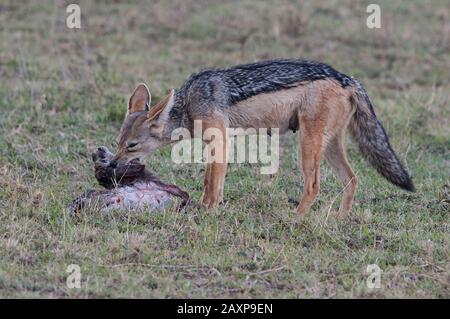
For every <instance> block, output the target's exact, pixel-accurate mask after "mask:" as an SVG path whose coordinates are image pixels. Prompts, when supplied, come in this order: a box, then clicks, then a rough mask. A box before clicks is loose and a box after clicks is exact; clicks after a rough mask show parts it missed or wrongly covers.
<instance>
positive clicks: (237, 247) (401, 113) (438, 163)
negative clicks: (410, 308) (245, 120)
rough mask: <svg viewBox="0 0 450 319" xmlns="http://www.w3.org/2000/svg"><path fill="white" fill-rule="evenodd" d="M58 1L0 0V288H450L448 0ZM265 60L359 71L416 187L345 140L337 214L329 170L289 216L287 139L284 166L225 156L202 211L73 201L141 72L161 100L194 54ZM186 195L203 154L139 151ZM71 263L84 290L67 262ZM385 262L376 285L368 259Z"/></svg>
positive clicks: (368, 294) (123, 293)
mask: <svg viewBox="0 0 450 319" xmlns="http://www.w3.org/2000/svg"><path fill="white" fill-rule="evenodd" d="M68 3H69V2H67V3H66V2H65V1H56V2H54V1H40V2H39V4H38V3H37V2H34V1H28V2H21V3H20V4H19V3H18V2H14V1H2V2H1V3H0V37H1V50H0V111H1V112H0V297H8V298H9V297H20V298H29V297H50V298H59V297H73V298H87V297H101V298H104V297H139V298H141V297H156V298H172V297H178V298H192V297H208V298H216V297H225V298H229V297H231V298H235V297H245V298H246V297H261V298H272V297H280V298H298V297H306V298H311V297H326V298H338V297H340V298H352V297H363V298H373V297H385V298H388V297H394V298H413V297H419V298H448V297H450V287H449V282H450V277H449V276H450V274H449V270H450V258H449V244H450V236H449V210H450V204H449V201H450V197H449V196H450V195H449V189H450V180H449V176H450V174H449V172H450V170H449V166H450V156H449V149H450V138H449V136H450V130H449V127H450V123H449V119H450V114H449V95H448V92H449V91H450V90H449V89H450V78H449V73H448V70H449V69H450V54H449V51H450V45H449V43H450V42H449V34H450V25H449V12H450V10H449V5H448V3H447V2H446V1H440V0H436V1H427V2H424V1H395V2H392V1H379V2H378V3H379V4H380V6H381V9H382V28H381V29H372V30H369V29H367V28H366V26H365V21H366V17H367V13H366V12H365V9H366V6H367V4H368V3H370V2H367V1H365V2H359V1H350V0H345V1H327V2H323V3H322V2H320V3H319V2H308V3H304V4H297V3H296V2H289V1H281V2H280V1H277V2H275V1H260V2H254V1H247V0H244V1H222V2H214V3H211V2H209V1H203V0H200V1H181V0H178V1H157V2H156V1H155V2H154V3H153V4H148V3H147V2H145V1H129V2H122V1H121V2H119V1H111V2H110V1H98V2H96V3H95V4H94V3H93V2H91V1H80V5H81V11H82V16H81V18H82V29H81V30H69V29H67V28H66V26H65V19H66V13H65V6H66V5H67V4H68ZM275 57H302V58H309V59H315V60H321V61H324V62H327V63H330V64H331V65H333V66H335V67H336V68H337V69H338V70H341V71H342V72H344V73H347V74H349V75H352V76H355V77H356V78H358V79H360V80H361V81H362V82H363V83H364V84H365V86H366V87H367V89H368V91H369V94H370V95H371V97H372V100H373V101H374V104H375V107H376V111H377V113H378V116H379V117H380V119H381V121H382V123H383V124H384V126H385V128H386V130H387V131H388V133H389V135H390V136H391V141H392V144H393V146H394V148H395V149H396V151H397V153H398V154H399V156H400V158H401V160H402V161H403V163H404V164H405V165H406V167H407V168H408V170H409V171H410V172H411V173H412V175H413V178H414V182H415V184H416V187H417V192H416V193H414V194H408V193H405V192H402V191H401V190H399V189H397V188H395V187H393V186H391V185H390V184H388V183H387V182H386V181H385V180H383V179H382V178H381V177H380V176H378V175H377V174H376V173H375V171H374V170H373V169H372V168H370V167H369V166H368V165H367V164H366V163H365V162H364V160H363V159H362V157H361V155H360V154H359V153H358V151H357V149H356V147H355V145H354V144H353V143H351V142H350V143H349V147H348V150H349V157H350V161H351V163H352V166H353V167H354V169H355V171H356V172H357V175H358V176H359V180H360V183H359V189H358V192H357V195H356V205H355V207H354V209H353V212H352V215H351V217H350V218H348V219H335V218H332V217H330V216H329V212H330V211H332V210H335V209H336V208H337V207H338V203H339V201H340V193H341V186H340V184H339V183H338V181H337V180H336V179H335V177H334V176H333V175H332V173H331V171H330V169H329V168H328V166H327V165H325V164H324V165H323V166H322V181H321V187H322V188H321V194H320V196H319V198H318V200H317V202H316V203H315V204H314V206H313V208H312V211H311V212H310V213H309V215H308V216H307V218H306V219H305V221H304V222H303V224H301V226H300V227H295V225H294V222H295V221H296V215H295V213H294V209H295V204H294V203H293V202H294V201H295V200H298V199H299V196H300V194H301V191H302V181H301V179H300V177H299V176H300V170H299V168H298V164H297V151H296V136H295V135H294V134H287V135H285V136H283V138H282V139H281V158H280V170H279V172H278V173H277V174H274V175H272V176H267V175H260V174H259V168H260V167H259V165H248V164H239V165H238V164H233V165H230V168H229V172H228V175H227V182H226V186H225V197H226V199H227V201H226V203H225V204H224V205H223V206H221V207H219V208H218V209H216V210H213V211H209V212H207V211H204V210H200V211H194V212H190V213H186V214H177V213H174V212H170V211H167V212H163V213H160V214H153V215H138V214H131V213H127V212H115V213H113V214H111V215H101V214H100V213H99V212H96V211H90V212H87V213H86V214H83V215H82V216H79V217H75V216H72V215H70V214H69V213H68V211H67V209H66V207H67V205H68V204H69V203H70V202H71V201H72V200H73V199H74V198H75V197H76V196H78V195H79V194H80V193H81V192H82V191H84V190H85V189H88V188H91V187H94V186H95V187H97V186H96V185H97V184H96V181H95V179H94V176H93V171H92V164H91V162H90V152H91V151H92V150H93V149H95V148H96V147H97V146H99V145H102V144H103V145H108V146H112V147H113V146H114V145H113V141H114V138H115V136H116V134H117V132H118V129H119V127H120V124H121V120H122V118H123V115H124V113H125V109H126V102H127V98H128V96H129V94H130V93H131V92H132V89H133V88H134V86H135V85H136V84H137V83H138V82H140V81H144V82H146V83H148V85H149V87H150V89H151V91H152V94H153V98H154V101H156V100H157V99H158V97H161V96H163V94H165V92H166V91H167V89H169V88H171V87H178V86H180V85H181V83H182V82H183V80H184V79H186V78H187V77H188V76H189V74H191V73H192V72H195V71H198V70H199V69H201V68H205V67H213V66H215V67H221V66H230V65H234V64H237V63H240V62H248V61H255V60H260V59H267V58H275ZM148 163H149V166H150V167H151V169H152V170H153V171H155V172H157V173H158V175H160V176H161V177H162V178H163V179H164V180H165V181H167V182H171V183H176V184H177V185H179V186H180V187H182V188H184V189H185V190H187V191H188V192H189V193H190V194H191V195H192V196H193V197H194V198H197V199H198V198H199V196H200V194H201V191H202V177H201V175H202V167H201V165H199V164H182V165H174V164H173V163H171V162H170V149H167V148H166V149H163V150H161V151H160V152H158V153H157V154H155V156H152V158H151V159H149V161H148ZM70 264H78V265H80V267H81V273H82V283H81V289H69V288H67V286H66V278H67V276H68V274H67V273H66V268H67V266H68V265H70ZM369 264H377V265H378V266H379V267H380V268H381V269H382V270H383V274H382V278H381V284H382V288H381V289H373V290H371V289H369V288H367V286H366V279H367V278H368V274H367V273H366V267H367V265H369Z"/></svg>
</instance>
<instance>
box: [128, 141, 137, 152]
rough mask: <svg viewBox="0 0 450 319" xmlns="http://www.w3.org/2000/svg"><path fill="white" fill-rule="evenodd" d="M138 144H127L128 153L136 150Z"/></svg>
mask: <svg viewBox="0 0 450 319" xmlns="http://www.w3.org/2000/svg"><path fill="white" fill-rule="evenodd" d="M138 144H139V143H138V142H131V143H128V145H127V149H128V151H133V150H134V149H135V148H136V146H138Z"/></svg>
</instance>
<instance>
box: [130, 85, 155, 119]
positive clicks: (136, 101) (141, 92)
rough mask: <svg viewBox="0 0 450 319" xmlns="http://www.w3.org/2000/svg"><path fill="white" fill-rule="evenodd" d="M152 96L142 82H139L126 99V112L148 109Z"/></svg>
mask: <svg viewBox="0 0 450 319" xmlns="http://www.w3.org/2000/svg"><path fill="white" fill-rule="evenodd" d="M151 100H152V96H151V94H150V91H149V90H148V87H147V85H145V84H144V83H141V84H139V85H138V86H137V87H136V88H135V89H134V92H133V94H132V95H131V97H130V101H128V114H131V113H134V112H141V111H148V109H149V107H150V103H151Z"/></svg>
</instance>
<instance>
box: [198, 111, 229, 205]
mask: <svg viewBox="0 0 450 319" xmlns="http://www.w3.org/2000/svg"><path fill="white" fill-rule="evenodd" d="M202 127H203V139H204V141H205V142H206V143H207V148H208V153H207V154H208V158H207V159H206V160H207V164H206V170H205V185H204V191H203V195H202V204H203V205H204V206H205V207H207V208H214V207H216V206H217V205H218V204H219V203H220V202H221V201H222V200H223V188H224V184H225V175H226V173H227V151H228V150H227V132H226V127H225V122H224V121H223V120H222V119H220V118H219V119H208V120H203V123H202Z"/></svg>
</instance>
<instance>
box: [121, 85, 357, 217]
mask: <svg viewBox="0 0 450 319" xmlns="http://www.w3.org/2000/svg"><path fill="white" fill-rule="evenodd" d="M172 94H173V92H172ZM352 94H353V92H352V89H346V88H343V87H342V86H341V85H340V84H339V83H337V82H335V81H334V80H330V79H325V80H317V81H314V82H301V83H297V84H296V85H293V87H292V88H289V89H283V90H279V91H275V92H271V93H261V94H258V95H256V96H253V97H250V98H248V99H246V100H243V101H241V102H239V103H236V104H234V105H232V106H230V107H228V108H226V109H224V110H221V109H214V108H212V109H213V110H215V111H212V112H211V113H210V114H208V115H204V116H202V117H198V118H193V119H192V120H202V130H203V131H202V133H204V132H205V130H207V129H208V128H217V129H219V130H220V131H221V133H222V137H223V139H222V140H221V141H214V145H215V146H216V147H217V145H218V147H220V148H221V149H222V151H223V154H227V149H226V147H227V138H228V137H227V134H226V128H227V127H232V128H237V127H241V128H255V129H258V128H279V129H280V133H284V132H286V131H287V130H289V129H294V130H296V129H298V130H299V147H298V148H299V158H301V162H302V170H303V180H304V190H303V196H302V198H301V200H300V204H299V206H298V207H297V211H298V213H299V214H304V213H305V212H306V211H308V209H309V208H310V207H311V205H312V204H313V202H314V200H315V198H316V196H317V194H318V193H319V189H320V161H321V160H322V158H323V157H325V158H326V159H327V161H328V163H329V164H330V166H331V167H332V169H333V171H334V173H335V174H336V175H337V176H338V178H339V179H340V180H341V182H342V184H343V187H344V190H343V193H344V196H343V199H342V202H341V205H340V213H341V214H345V213H346V212H348V211H349V210H350V209H351V206H352V201H353V196H354V193H355V191H356V184H357V179H356V176H355V174H354V173H353V171H352V169H351V167H350V165H349V163H348V161H347V156H346V153H345V148H344V135H345V130H346V128H347V126H348V124H349V121H350V119H351V117H352V115H353V113H354V112H355V109H354V104H352V103H351V98H352ZM169 100H170V94H169V95H168V96H167V97H166V98H164V99H163V100H162V101H161V102H160V103H158V104H157V105H155V106H154V107H152V108H151V109H150V111H149V112H148V113H147V116H144V117H145V119H144V120H142V119H139V120H135V119H133V118H129V120H128V121H130V122H132V123H133V125H131V124H128V121H127V120H126V121H125V123H124V125H123V128H122V130H121V136H122V140H123V142H122V143H120V145H124V146H123V147H122V149H121V150H120V152H121V153H120V156H118V157H117V158H128V159H131V158H133V157H134V156H138V155H139V156H140V155H142V154H144V153H148V152H149V151H151V150H153V149H155V148H156V147H158V145H156V142H155V141H158V143H160V144H161V145H163V144H164V143H168V142H167V141H163V140H161V139H155V138H153V139H150V138H148V135H150V133H151V132H150V130H149V129H148V127H144V126H145V125H148V123H149V121H150V120H152V119H155V118H157V117H161V114H165V113H166V111H165V109H166V108H167V104H168V103H169ZM169 109H170V108H169ZM163 111H164V112H163ZM131 116H132V115H130V117H131ZM136 116H137V115H136ZM147 118H149V119H150V120H147ZM292 123H295V125H294V126H295V127H294V128H293V127H292V126H293V124H292ZM141 130H143V131H142V132H141ZM137 137H139V138H140V139H141V140H139V138H137ZM132 140H139V142H140V145H142V150H139V151H135V152H133V153H130V151H127V150H126V145H127V143H126V142H127V141H132ZM151 141H153V142H151ZM205 142H206V143H207V144H208V147H210V146H211V145H212V141H211V140H205ZM217 142H219V144H217ZM151 143H154V144H155V145H153V144H151ZM122 153H123V154H122ZM226 170H227V163H226V161H223V162H220V163H219V162H213V163H208V164H206V171H205V180H204V183H205V187H204V192H203V196H202V203H203V205H204V206H206V207H207V208H213V207H216V206H217V205H218V204H219V202H220V201H221V200H222V198H223V188H224V182H225V175H226Z"/></svg>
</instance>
